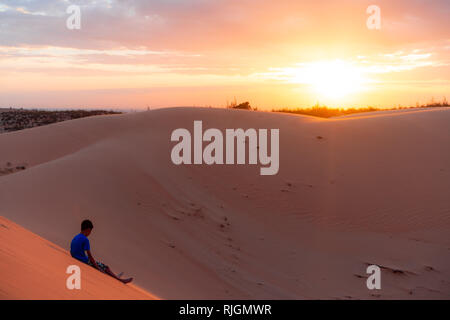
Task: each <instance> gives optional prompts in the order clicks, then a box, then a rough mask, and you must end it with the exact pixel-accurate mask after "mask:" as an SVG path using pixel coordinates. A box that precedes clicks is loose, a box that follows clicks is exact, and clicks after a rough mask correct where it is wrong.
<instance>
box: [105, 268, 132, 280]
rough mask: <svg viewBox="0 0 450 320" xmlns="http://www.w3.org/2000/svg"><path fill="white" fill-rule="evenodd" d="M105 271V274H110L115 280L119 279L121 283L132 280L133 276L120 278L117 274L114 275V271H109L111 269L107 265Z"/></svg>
mask: <svg viewBox="0 0 450 320" xmlns="http://www.w3.org/2000/svg"><path fill="white" fill-rule="evenodd" d="M105 272H106V274H108V275H110V276H111V277H113V278H115V279H117V280H119V281H121V282H123V283H129V282H131V281H133V278H128V279H120V278H119V277H118V276H116V275H115V274H114V272H112V271H111V269H110V268H109V267H108V266H106V268H105Z"/></svg>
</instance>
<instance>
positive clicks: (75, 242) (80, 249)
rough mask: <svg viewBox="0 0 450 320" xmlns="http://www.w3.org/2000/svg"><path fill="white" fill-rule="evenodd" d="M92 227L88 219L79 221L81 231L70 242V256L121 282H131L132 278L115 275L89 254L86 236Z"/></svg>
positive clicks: (89, 249)
mask: <svg viewBox="0 0 450 320" xmlns="http://www.w3.org/2000/svg"><path fill="white" fill-rule="evenodd" d="M93 228H94V225H93V224H92V222H91V221H90V220H84V221H83V222H82V223H81V233H79V234H77V235H76V236H75V237H74V238H73V239H72V242H71V243H70V254H71V255H72V257H74V258H75V259H78V260H80V261H81V262H84V263H87V264H88V265H90V266H91V267H94V268H96V269H98V270H100V271H102V272H104V273H106V274H108V275H110V276H111V277H113V278H115V279H117V280H119V281H121V282H123V283H129V282H131V281H132V280H133V278H129V279H121V278H119V277H118V276H116V275H115V274H114V273H113V272H112V271H111V269H110V268H109V267H108V266H107V265H105V264H103V263H101V262H100V261H95V259H94V257H93V256H92V254H91V247H90V244H89V239H88V238H87V237H88V236H89V235H90V234H91V231H92V229H93ZM85 251H86V252H87V256H86V254H85V253H84V252H85Z"/></svg>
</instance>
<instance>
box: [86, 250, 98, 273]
mask: <svg viewBox="0 0 450 320" xmlns="http://www.w3.org/2000/svg"><path fill="white" fill-rule="evenodd" d="M86 253H87V255H88V258H89V261H90V262H91V263H92V264H93V265H94V267H96V268H97V269H98V270H100V268H99V266H98V265H97V262H95V259H94V257H93V256H92V254H91V250H86Z"/></svg>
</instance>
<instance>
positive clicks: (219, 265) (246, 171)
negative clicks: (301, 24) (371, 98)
mask: <svg viewBox="0 0 450 320" xmlns="http://www.w3.org/2000/svg"><path fill="white" fill-rule="evenodd" d="M194 120H203V125H204V127H205V128H219V129H225V128H239V127H241V128H269V129H270V128H280V171H279V173H278V175H276V176H260V175H259V165H258V166H248V165H241V166H206V165H201V166H175V165H173V164H172V163H171V160H170V151H171V148H172V146H173V145H174V144H173V143H171V142H170V134H171V132H172V131H173V130H174V129H176V128H188V129H190V130H192V126H193V121H194ZM449 123H450V110H448V109H430V110H420V111H415V112H394V113H386V114H376V113H371V114H363V115H353V116H352V117H343V118H334V119H317V118H313V117H306V116H295V115H287V114H274V113H264V112H247V111H236V110H223V109H206V108H205V109H203V108H172V109H161V110H154V111H150V112H143V113H136V114H126V115H120V116H101V117H94V118H87V119H80V120H74V121H68V122H63V123H58V124H54V125H49V126H45V127H39V128H34V129H30V130H24V131H20V132H15V133H8V134H2V135H0V150H2V152H1V153H0V166H5V164H6V163H7V162H10V163H12V164H13V165H14V164H18V163H26V164H27V169H26V170H23V171H20V172H16V173H14V174H9V175H4V176H1V177H0V212H2V214H3V215H4V216H6V217H7V218H9V219H11V220H13V221H15V222H16V223H18V224H20V225H22V226H24V227H26V228H28V229H30V230H31V231H33V232H36V233H37V234H39V235H40V236H43V237H45V238H46V239H48V240H50V241H52V242H54V243H55V244H57V245H59V246H61V247H63V248H68V246H69V243H70V240H71V238H72V237H73V235H75V234H76V233H77V232H78V228H79V223H80V221H81V220H82V219H84V218H90V219H92V220H93V222H94V225H95V227H94V232H93V234H92V236H91V245H92V249H93V253H94V256H96V258H97V259H100V260H104V261H105V262H106V263H108V264H109V265H110V266H112V267H113V269H115V270H118V271H119V270H120V271H125V272H126V273H127V274H130V275H133V276H135V277H136V283H137V284H138V285H140V286H142V287H143V288H145V289H147V290H149V291H150V292H152V293H154V294H156V295H157V296H159V297H161V298H169V299H170V298H193V299H196V298H289V299H290V298H294V299H297V298H331V299H334V298H337V299H353V298H374V299H379V298H385V299H392V298H413V299H414V298H438V299H448V298H450V282H449V280H448V279H450V236H449V234H450V233H449V231H450V198H449V197H448V194H449V191H450V149H449V148H448V146H449V145H450V126H449V125H448V124H449ZM318 136H320V137H322V139H318V138H317V137H318ZM368 264H378V265H380V266H382V267H383V271H382V290H381V291H369V290H368V289H367V287H366V284H365V282H366V277H367V275H366V273H365V270H366V267H367V265H368ZM0 289H1V288H0Z"/></svg>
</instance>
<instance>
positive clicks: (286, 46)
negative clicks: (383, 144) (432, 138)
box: [0, 0, 450, 109]
mask: <svg viewBox="0 0 450 320" xmlns="http://www.w3.org/2000/svg"><path fill="white" fill-rule="evenodd" d="M70 3H73V4H78V5H80V7H81V14H82V15H81V29H80V30H69V29H67V28H66V19H67V17H68V16H69V15H68V14H67V13H66V9H67V6H68V5H69V4H70ZM372 4H376V5H378V6H379V7H380V9H381V29H380V30H369V29H368V28H367V25H366V20H367V19H368V17H369V14H367V13H366V9H367V7H368V6H369V5H372ZM449 13H450V2H449V1H447V0H430V1H421V0H397V1H387V0H380V1H365V0H354V1H351V0H339V1H337V0H327V1H325V0H316V1H310V2H309V1H298V0H297V1H281V0H279V1H265V0H259V1H256V0H240V1H237V0H227V1H225V0H217V1H206V0H172V1H167V0H165V1H163V0H149V1H138V0H126V1H125V0H97V1H62V0H61V1H58V0H39V1H37V0H36V1H25V0H14V1H13V0H2V1H1V2H0V25H1V28H0V107H9V106H13V107H50V108H52V107H56V108H58V107H60V108H65V107H89V108H94V107H107V108H114V107H115V108H132V109H138V108H145V107H147V106H150V107H164V106H188V105H196V106H206V105H208V106H209V105H211V106H225V105H226V103H227V101H232V100H234V98H236V99H237V100H238V101H243V100H246V101H247V100H248V101H250V102H251V104H252V105H254V106H258V107H259V108H261V109H271V108H278V107H300V106H309V105H312V104H314V103H316V102H320V103H321V104H327V105H329V106H342V107H351V106H367V105H371V106H379V107H390V106H397V105H399V104H401V105H415V104H416V102H419V103H426V102H429V101H430V100H431V99H432V98H433V97H434V99H435V100H442V99H443V97H444V96H447V98H450V86H449V83H450V72H449V71H450V67H449V66H450V36H449V33H450V32H449V30H450V20H449V19H448V17H449Z"/></svg>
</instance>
